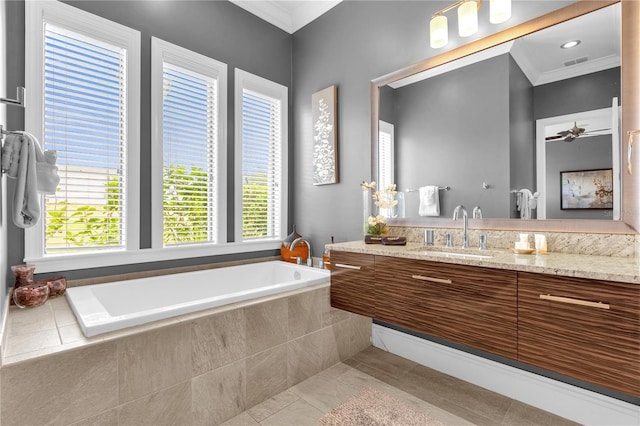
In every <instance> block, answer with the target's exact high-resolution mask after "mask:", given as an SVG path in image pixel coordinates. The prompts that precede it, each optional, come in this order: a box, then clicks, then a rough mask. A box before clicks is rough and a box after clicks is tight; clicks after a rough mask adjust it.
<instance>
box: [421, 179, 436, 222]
mask: <svg viewBox="0 0 640 426" xmlns="http://www.w3.org/2000/svg"><path fill="white" fill-rule="evenodd" d="M419 192H420V206H419V207H418V214H419V215H420V216H440V190H439V189H438V187H437V186H434V185H427V186H422V187H420V189H419Z"/></svg>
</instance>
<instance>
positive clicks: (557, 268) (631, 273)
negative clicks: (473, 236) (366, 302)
mask: <svg viewBox="0 0 640 426" xmlns="http://www.w3.org/2000/svg"><path fill="white" fill-rule="evenodd" d="M328 248H330V249H331V250H340V251H345V252H351V253H363V254H373V255H380V256H393V257H403V258H407V259H418V260H430V261H436V262H444V263H455V264H458V265H472V266H482V267H486V268H495V269H508V270H514V271H523V272H536V273H542V274H552V275H558V276H565V277H578V278H589V279H595V280H605V281H619V282H625V283H633V284H640V262H639V261H638V259H636V258H625V257H611V256H590V255H583V254H566V253H552V252H549V253H546V254H515V253H512V252H511V251H508V250H483V251H480V250H478V249H461V248H456V247H452V248H448V247H444V246H431V247H425V246H423V245H422V244H418V243H407V245H406V246H391V245H388V246H387V245H380V244H365V243H364V242H363V241H350V242H346V243H336V244H330V245H328ZM449 253H453V254H449ZM477 255H480V256H486V257H479V256H477Z"/></svg>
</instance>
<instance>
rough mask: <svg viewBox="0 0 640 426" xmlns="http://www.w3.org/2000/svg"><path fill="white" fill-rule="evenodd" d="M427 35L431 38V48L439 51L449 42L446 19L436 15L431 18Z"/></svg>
mask: <svg viewBox="0 0 640 426" xmlns="http://www.w3.org/2000/svg"><path fill="white" fill-rule="evenodd" d="M429 34H430V38H431V47H432V48H433V49H439V48H441V47H442V46H444V45H446V44H447V43H448V42H449V28H448V26H447V17H446V16H444V15H438V16H434V17H433V18H431V22H430V23H429Z"/></svg>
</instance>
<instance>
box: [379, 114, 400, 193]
mask: <svg viewBox="0 0 640 426" xmlns="http://www.w3.org/2000/svg"><path fill="white" fill-rule="evenodd" d="M378 123H379V125H378V140H379V141H380V140H382V138H381V137H380V133H386V134H388V135H389V152H388V154H387V156H386V158H387V159H388V164H386V166H388V172H389V173H388V175H389V176H390V177H391V181H390V182H383V181H382V176H381V173H380V170H382V169H383V168H382V164H381V163H382V158H383V155H382V153H379V154H378V170H379V171H378V188H379V189H384V188H386V187H387V186H388V185H391V184H393V183H395V175H396V167H395V161H396V160H395V155H396V154H395V146H396V144H395V125H393V124H391V123H388V122H386V121H383V120H379V121H378Z"/></svg>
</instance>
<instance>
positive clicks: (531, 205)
mask: <svg viewBox="0 0 640 426" xmlns="http://www.w3.org/2000/svg"><path fill="white" fill-rule="evenodd" d="M517 195H518V198H517V200H516V206H517V208H518V210H519V211H520V219H531V210H533V209H535V208H536V207H538V197H539V196H540V194H539V193H538V192H534V193H531V191H530V190H528V189H526V188H523V189H521V190H520V191H518V194H517Z"/></svg>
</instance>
